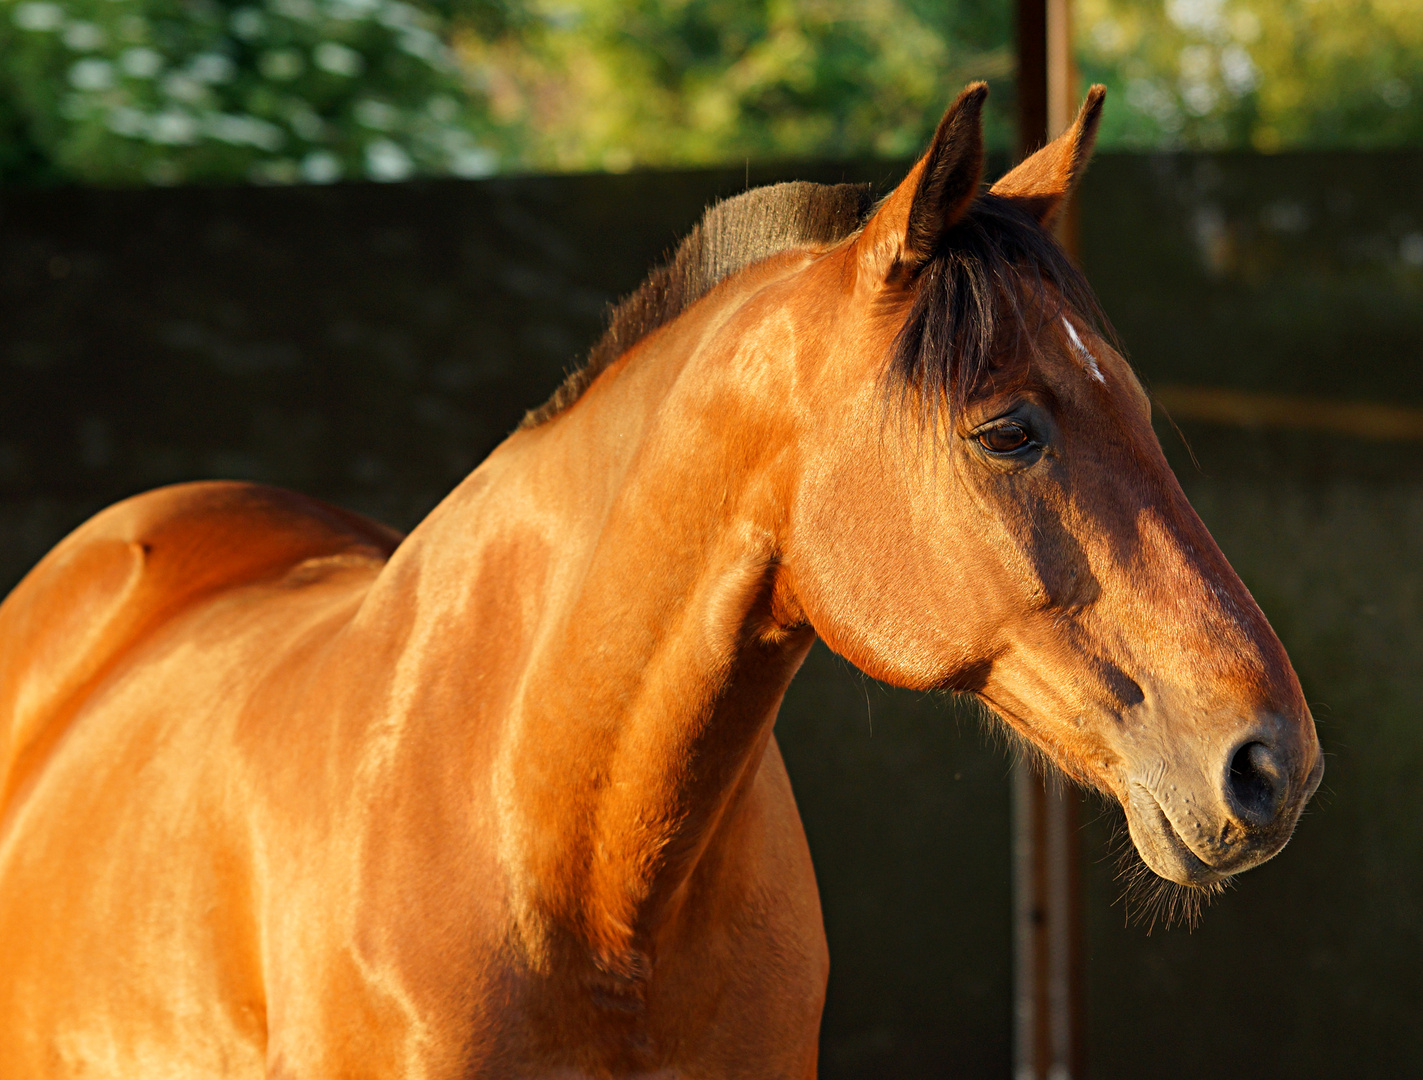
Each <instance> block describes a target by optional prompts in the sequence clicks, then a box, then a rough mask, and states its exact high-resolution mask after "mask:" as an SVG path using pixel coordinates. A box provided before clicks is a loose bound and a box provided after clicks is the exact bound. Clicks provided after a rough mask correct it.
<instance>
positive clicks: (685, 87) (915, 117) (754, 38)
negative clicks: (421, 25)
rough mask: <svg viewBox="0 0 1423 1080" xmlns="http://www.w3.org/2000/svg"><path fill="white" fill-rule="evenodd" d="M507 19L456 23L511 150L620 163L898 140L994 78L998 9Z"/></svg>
mask: <svg viewBox="0 0 1423 1080" xmlns="http://www.w3.org/2000/svg"><path fill="white" fill-rule="evenodd" d="M526 10H527V12H528V14H529V16H530V18H529V21H528V23H527V24H526V26H525V28H524V30H523V32H522V33H520V34H519V35H517V36H515V37H506V38H504V39H503V40H495V41H490V40H489V39H487V38H484V37H481V36H480V35H478V34H473V33H464V34H461V35H459V36H458V37H457V38H456V48H457V50H458V52H459V54H460V56H461V58H462V60H463V61H464V63H465V64H466V66H467V68H468V70H470V71H471V72H472V73H474V75H475V78H476V81H477V83H478V84H479V85H480V86H482V87H484V88H485V89H486V91H487V93H488V95H489V102H490V107H491V109H492V111H493V115H494V116H495V117H496V118H497V119H498V120H500V121H502V122H504V123H508V124H511V125H516V126H518V127H519V128H520V129H521V131H522V132H523V134H524V138H525V140H526V141H525V143H524V146H523V150H522V155H523V156H522V161H523V163H524V164H525V165H526V166H530V167H536V168H554V169H589V168H593V169H596V168H610V169H622V168H627V167H629V166H632V165H671V164H709V163H719V162H727V161H741V160H744V159H765V158H796V157H832V158H834V157H842V158H844V157H852V156H888V157H902V156H906V155H909V154H911V153H913V152H915V151H917V150H918V149H920V148H921V146H922V145H923V144H924V142H925V141H926V140H927V138H928V136H929V134H930V133H932V131H933V127H934V124H935V123H936V121H937V120H938V118H939V115H940V113H941V112H942V110H943V108H944V106H945V105H947V103H948V102H949V101H950V100H952V98H953V96H954V95H955V94H956V93H957V92H958V91H959V90H961V89H962V88H963V86H964V84H965V83H967V82H969V81H970V80H973V79H978V78H991V79H993V80H995V81H999V80H1002V83H1003V85H1002V86H1001V87H1000V91H999V93H998V94H997V95H996V96H995V98H994V99H992V102H991V104H992V110H991V112H990V115H989V136H990V140H991V141H993V142H995V143H996V144H997V145H1000V146H1003V147H1007V146H1008V145H1010V144H1011V142H1012V130H1011V118H1012V115H1013V113H1012V100H1013V98H1012V83H1011V80H1010V79H1008V78H1006V77H1007V76H1010V75H1011V73H1012V70H1013V59H1014V58H1013V53H1012V51H1011V49H1010V46H1009V42H1010V40H1011V34H1012V10H1011V7H1010V6H1009V5H1008V4H1006V3H1002V2H992V3H989V2H977V3H974V2H966V0H958V2H955V0H938V2H934V0H530V3H529V7H528V8H527V9H526Z"/></svg>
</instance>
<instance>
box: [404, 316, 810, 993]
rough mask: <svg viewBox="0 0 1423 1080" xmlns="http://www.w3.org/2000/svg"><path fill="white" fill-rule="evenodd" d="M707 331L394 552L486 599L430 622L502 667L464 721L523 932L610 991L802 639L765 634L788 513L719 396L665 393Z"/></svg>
mask: <svg viewBox="0 0 1423 1080" xmlns="http://www.w3.org/2000/svg"><path fill="white" fill-rule="evenodd" d="M723 315H724V313H718V312H716V311H705V312H702V313H701V316H700V317H699V318H693V319H691V320H688V322H689V325H687V326H685V327H683V326H678V325H675V324H674V325H673V326H672V327H669V328H668V329H667V330H665V331H664V332H663V333H662V334H660V335H659V336H658V337H657V338H656V339H655V340H654V341H653V342H650V343H648V347H647V348H644V349H642V350H639V355H637V356H636V357H635V358H634V360H633V361H632V362H631V363H629V364H628V365H627V366H626V367H625V369H623V370H621V371H615V372H612V373H610V374H609V375H607V376H605V377H604V379H603V380H602V381H600V383H599V384H598V385H597V386H595V387H594V388H593V389H592V390H591V391H590V392H589V393H588V395H587V396H586V397H585V398H584V400H582V401H580V402H579V403H578V404H577V405H575V406H574V407H573V409H572V410H571V411H570V412H569V413H567V414H565V415H564V416H562V417H560V418H558V419H556V420H554V421H552V422H551V423H549V424H547V425H546V426H545V427H543V428H538V429H534V430H533V431H530V432H525V433H521V434H519V435H516V436H515V437H514V438H512V439H511V440H510V441H509V442H508V443H506V444H505V445H504V446H503V447H501V449H500V450H499V451H497V452H496V453H495V455H493V456H492V458H491V459H490V461H489V462H488V463H487V464H486V466H485V467H483V468H482V469H481V470H480V471H478V472H476V473H475V474H474V476H472V477H471V478H470V480H469V481H467V483H466V485H465V486H464V487H463V488H462V489H461V490H460V491H457V492H456V493H455V495H454V496H452V498H451V500H449V501H448V502H447V504H446V505H444V506H443V507H442V508H441V509H440V510H439V511H437V513H436V514H435V515H433V516H432V520H431V521H430V522H428V523H427V524H426V525H422V527H421V529H420V530H418V531H417V532H416V533H415V534H414V535H413V536H412V538H411V540H412V542H413V548H414V550H412V552H410V553H409V554H408V555H407V558H412V559H414V560H416V561H418V562H419V563H420V566H421V569H420V574H419V576H420V578H421V581H420V584H419V588H420V590H421V592H422V593H423V594H428V595H430V596H432V597H438V596H457V595H459V594H461V593H462V592H463V593H470V592H472V591H479V590H486V591H488V592H487V595H485V596H483V597H480V596H472V597H471V598H470V600H469V601H468V602H465V603H463V605H462V607H460V609H459V610H462V611H465V612H478V613H481V614H480V615H479V619H480V620H481V622H482V624H481V625H477V626H476V625H468V624H466V625H463V626H458V625H456V622H455V621H452V620H450V618H449V617H448V615H447V614H446V612H447V611H448V605H440V604H432V605H431V606H430V609H429V610H430V613H431V617H432V618H435V619H438V620H441V621H442V622H443V625H442V626H441V627H440V629H439V631H438V632H439V633H440V634H443V635H445V636H446V637H447V638H452V637H455V636H458V635H459V634H461V633H466V634H468V635H469V638H470V641H469V647H468V648H467V649H465V651H464V655H465V656H466V657H468V659H467V660H466V663H469V664H472V665H481V664H486V663H490V660H489V658H492V657H498V658H499V660H498V665H499V668H500V669H499V670H490V671H487V672H485V673H484V675H485V677H483V678H482V679H481V680H480V685H481V686H483V687H488V688H489V697H488V698H486V699H485V700H484V701H483V702H481V703H480V706H481V707H483V708H488V709H492V710H493V712H492V714H489V715H486V716H485V717H483V718H482V720H481V722H482V723H487V724H491V725H494V726H495V727H497V730H498V732H499V734H498V737H497V740H496V744H495V745H494V747H493V748H492V749H491V750H490V751H489V761H488V769H489V773H490V778H491V779H492V789H493V792H494V801H495V803H496V807H495V816H496V818H497V821H498V829H499V838H498V841H499V858H500V862H501V863H502V864H503V867H504V869H505V871H506V873H507V876H508V881H509V883H510V889H511V892H512V896H511V897H510V899H511V901H512V907H513V910H514V913H515V916H516V918H517V921H518V933H519V937H520V938H521V939H522V941H523V944H524V945H525V947H526V948H527V949H528V951H529V954H530V956H531V957H532V958H533V959H534V961H535V962H536V963H537V962H554V961H555V960H556V957H557V956H558V955H559V954H561V953H564V952H566V950H567V949H568V948H569V947H571V948H573V949H574V950H581V951H582V953H583V955H585V956H586V955H588V954H589V953H591V955H592V956H593V957H594V958H595V960H596V961H597V963H598V964H599V965H600V966H601V967H602V968H603V969H604V970H605V971H606V972H607V973H608V974H609V975H610V976H613V977H614V979H615V981H616V980H621V979H628V978H630V979H631V980H632V981H633V982H636V981H637V978H636V977H637V975H638V972H639V971H641V970H644V969H645V968H646V962H647V960H648V953H649V952H650V951H652V950H654V949H655V938H656V935H657V931H658V929H659V927H661V926H662V925H663V924H664V923H665V922H666V920H667V918H668V917H669V915H671V914H672V913H673V908H674V907H675V904H676V896H677V894H678V890H679V887H680V886H681V885H682V884H683V883H684V882H685V881H686V880H687V878H688V876H689V874H690V873H691V871H692V870H693V868H694V867H695V865H696V863H697V860H698V858H699V857H700V855H701V854H702V853H703V851H704V850H705V849H706V845H707V844H708V843H709V842H710V841H711V840H712V838H713V836H714V834H715V831H716V827H717V825H718V822H719V821H720V820H722V818H723V815H724V814H725V813H726V811H727V809H728V807H729V806H730V805H731V804H732V803H733V802H734V801H735V800H736V799H737V798H738V797H740V794H741V793H744V792H745V791H746V790H747V787H748V785H749V781H750V779H751V778H752V777H753V776H754V772H755V769H756V768H757V766H758V764H759V762H760V758H761V754H762V751H763V750H764V748H765V745H766V741H767V738H768V737H769V733H770V728H771V724H772V722H773V720H774V717H775V711H776V708H777V707H778V705H779V702H780V699H781V696H782V694H783V693H784V691H785V688H786V686H787V685H788V683H789V681H790V679H791V677H792V675H793V674H794V672H795V670H796V668H797V667H798V666H799V664H800V661H801V660H802V659H803V658H804V655H805V652H806V650H807V649H808V648H809V645H810V642H811V640H812V635H811V633H810V632H809V631H807V630H797V631H793V632H786V631H782V630H780V629H779V628H778V626H777V625H776V619H775V618H774V617H773V612H772V609H773V605H774V600H775V598H774V596H773V592H774V589H775V585H776V569H777V561H776V556H777V551H776V535H775V531H776V524H777V520H778V517H779V515H780V514H781V513H782V512H783V507H782V506H780V505H779V504H778V502H777V497H778V494H777V491H776V487H777V485H776V484H775V483H774V482H773V481H772V479H771V478H770V477H769V475H768V468H767V466H766V463H765V462H763V461H761V460H759V459H758V451H757V450H756V449H755V448H756V447H758V446H759V445H761V444H760V442H759V441H758V440H756V439H748V438H746V437H745V434H744V433H742V432H737V431H735V430H732V429H729V428H728V425H727V424H726V423H725V422H724V421H725V412H724V410H721V409H719V408H718V407H717V405H716V404H715V402H714V400H709V398H708V396H707V395H713V396H714V395H716V394H717V393H719V392H720V390H721V389H723V388H720V387H718V385H717V379H716V378H709V379H708V380H707V381H706V382H703V383H701V384H699V385H698V386H697V387H695V388H689V387H688V385H687V380H686V379H683V378H681V376H682V374H683V369H684V367H685V365H686V364H687V363H688V357H689V356H694V355H697V354H698V350H699V349H700V350H701V353H700V357H701V360H702V361H705V359H706V355H705V354H706V348H707V342H708V340H709V336H710V335H711V334H712V332H713V331H714V329H715V327H716V325H717V324H718V322H719V320H720V319H721V318H722V317H723ZM713 366H715V365H713ZM697 377H698V378H703V375H702V373H701V372H698V373H697ZM762 389H763V390H764V389H765V388H764V387H763V388H762ZM728 400H729V399H728ZM731 428H733V429H734V424H732V425H731ZM782 494H783V493H782ZM496 703H497V704H496Z"/></svg>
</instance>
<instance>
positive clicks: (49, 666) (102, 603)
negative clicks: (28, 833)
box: [0, 482, 400, 815]
mask: <svg viewBox="0 0 1423 1080" xmlns="http://www.w3.org/2000/svg"><path fill="white" fill-rule="evenodd" d="M399 540H400V537H399V535H398V534H396V533H394V532H393V531H391V530H389V529H387V528H385V527H384V526H381V525H378V524H376V523H374V522H371V521H369V520H367V519H365V518H361V517H359V516H358V515H355V514H351V513H348V512H346V511H343V510H339V509H336V508H335V507H331V506H328V505H326V504H324V503H321V502H318V501H316V500H314V499H310V498H307V497H305V496H302V495H297V494H295V493H293V492H289V491H283V490H281V489H279V488H272V487H267V486H264V485H261V484H248V483H236V482H211V483H195V484H180V485H175V486H173V487H167V488H160V489H158V490H156V491H150V492H147V493H145V494H143V495H138V496H135V497H133V498H131V499H127V500H125V501H124V502H121V503H118V504H116V505H114V506H111V507H109V508H108V509H107V510H104V511H102V512H101V513H99V514H97V515H95V516H94V517H92V518H90V519H89V520H88V521H87V522H85V523H84V524H83V525H81V526H80V527H79V528H77V529H76V530H75V531H74V532H72V533H70V534H69V536H67V537H66V538H65V539H64V540H62V541H61V542H60V543H59V544H58V545H56V546H55V548H54V549H53V550H51V551H50V553H49V554H48V555H46V556H45V557H44V558H43V559H42V560H41V561H40V562H39V564H38V565H36V566H35V568H34V569H33V570H32V571H31V572H30V573H29V574H28V575H27V576H26V577H25V579H24V580H23V581H21V582H20V584H19V585H18V586H16V588H15V590H14V591H13V592H12V593H11V594H10V595H9V597H8V598H6V599H5V601H4V603H3V604H0V815H3V813H4V810H5V808H6V806H7V805H8V803H9V801H10V799H11V798H12V797H13V796H14V794H15V791H16V789H17V788H18V787H19V786H20V785H21V784H22V783H23V781H24V778H25V775H26V774H27V773H28V772H30V771H31V770H32V769H33V768H35V767H37V766H38V764H39V763H40V762H41V761H42V760H43V758H44V757H45V754H46V751H47V749H48V748H49V747H50V746H51V745H52V744H53V743H54V742H55V741H56V739H57V738H58V737H59V735H60V734H62V732H63V730H64V727H65V725H66V723H67V720H68V718H69V717H70V716H72V715H73V713H74V712H75V710H76V708H77V707H78V706H79V704H80V703H82V702H83V700H84V699H85V697H86V696H87V694H88V693H89V692H90V691H91V690H92V689H93V688H94V687H95V686H97V685H98V684H99V683H100V682H101V681H102V680H103V678H104V677H105V675H106V674H107V673H108V672H109V671H111V670H112V669H113V667H114V666H115V665H116V664H117V663H118V662H119V661H120V660H121V659H122V658H123V656H124V655H125V654H126V653H128V652H129V651H130V650H131V649H132V648H133V647H134V646H135V645H136V644H137V643H138V642H140V641H142V640H143V639H144V638H146V637H147V636H148V635H149V634H151V633H152V632H153V631H154V630H155V629H157V628H158V627H160V626H161V625H163V624H164V623H165V622H167V621H169V620H170V619H172V618H173V617H175V616H176V615H178V614H180V613H182V612H183V611H184V610H185V609H187V608H190V607H191V606H193V605H194V604H197V603H199V602H201V601H202V600H204V599H206V598H209V597H212V596H214V595H215V594H218V593H221V592H224V591H226V590H229V589H233V588H238V587H240V586H243V585H247V584H252V583H254V582H259V581H261V580H263V579H267V578H272V577H277V576H280V575H282V574H284V573H286V572H288V571H289V570H290V569H291V568H292V567H294V566H297V565H299V564H300V563H303V562H306V561H308V560H311V559H318V558H323V557H328V558H329V557H331V556H339V555H345V554H350V555H355V556H365V557H369V558H372V559H378V560H383V559H384V558H385V557H387V556H388V555H389V554H390V552H391V551H393V550H394V549H395V546H396V544H398V543H399Z"/></svg>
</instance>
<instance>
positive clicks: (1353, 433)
mask: <svg viewBox="0 0 1423 1080" xmlns="http://www.w3.org/2000/svg"><path fill="white" fill-rule="evenodd" d="M1152 397H1154V398H1155V399H1156V401H1157V402H1158V403H1159V404H1160V405H1161V407H1162V408H1163V409H1164V410H1165V412H1166V415H1167V416H1168V417H1169V418H1170V419H1172V420H1185V421H1193V422H1198V423H1206V424H1224V425H1229V426H1231V427H1243V428H1284V429H1293V430H1296V431H1327V432H1331V433H1333V434H1337V435H1347V436H1349V437H1350V438H1353V439H1367V440H1370V441H1373V442H1423V408H1410V407H1409V406H1406V405H1385V404H1383V403H1382V402H1373V401H1337V400H1332V399H1330V398H1317V397H1293V396H1290V395H1286V394H1262V393H1256V392H1255V391H1252V390H1228V389H1225V388H1222V387H1214V386H1157V387H1153V388H1152Z"/></svg>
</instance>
